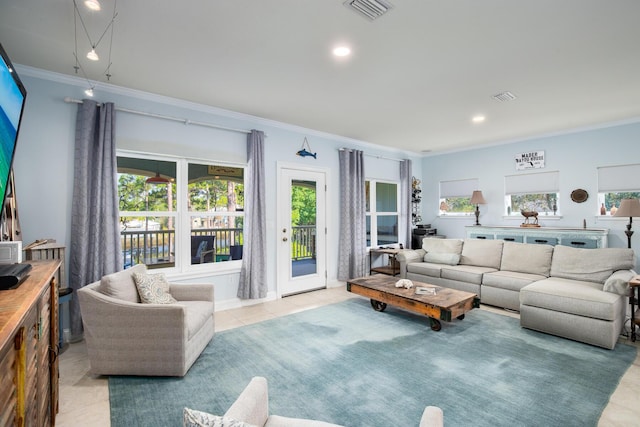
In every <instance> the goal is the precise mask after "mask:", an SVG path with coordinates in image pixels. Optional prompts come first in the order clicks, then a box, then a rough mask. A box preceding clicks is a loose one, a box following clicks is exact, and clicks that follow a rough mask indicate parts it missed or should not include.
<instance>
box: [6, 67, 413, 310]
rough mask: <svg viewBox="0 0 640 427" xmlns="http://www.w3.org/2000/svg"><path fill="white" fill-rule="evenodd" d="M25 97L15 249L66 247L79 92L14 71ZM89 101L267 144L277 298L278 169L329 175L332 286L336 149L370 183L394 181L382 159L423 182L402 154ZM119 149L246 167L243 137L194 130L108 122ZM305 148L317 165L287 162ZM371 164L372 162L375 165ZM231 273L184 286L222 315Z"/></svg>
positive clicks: (186, 113) (143, 96)
mask: <svg viewBox="0 0 640 427" xmlns="http://www.w3.org/2000/svg"><path fill="white" fill-rule="evenodd" d="M18 73H19V74H20V76H21V78H22V80H23V81H24V84H25V86H26V88H27V91H28V95H27V104H26V110H25V115H24V119H23V120H24V121H23V126H22V130H21V134H20V139H19V142H18V147H17V153H16V158H15V163H14V170H15V176H16V187H17V188H16V193H17V197H18V204H19V215H20V220H21V226H22V230H23V239H22V240H23V241H24V242H25V243H28V242H32V241H33V240H35V239H40V238H54V239H56V240H57V241H58V242H62V243H64V244H66V246H67V247H68V245H69V241H70V235H71V228H70V224H71V198H72V194H73V154H74V149H73V146H74V133H75V115H76V110H77V107H76V105H75V104H70V103H65V102H64V98H65V97H71V98H75V99H82V98H83V97H84V94H83V91H84V89H85V86H86V85H85V82H84V81H82V80H79V79H74V78H69V77H66V76H61V75H57V74H51V73H46V72H42V71H41V70H35V69H32V68H27V67H18ZM95 99H96V100H97V101H99V102H109V101H111V102H114V103H115V104H116V106H117V107H124V108H129V109H133V110H139V111H145V112H152V113H155V114H163V115H168V116H174V117H184V118H188V119H190V120H192V121H202V122H207V123H214V124H218V125H222V126H227V127H232V128H238V129H259V130H263V131H265V133H266V134H267V135H268V136H267V138H266V140H265V144H266V152H265V165H266V183H265V184H266V188H267V192H268V193H269V195H270V197H269V198H268V199H267V218H266V220H267V245H268V248H267V255H266V256H267V257H268V260H267V265H268V284H269V291H270V292H271V293H272V294H275V290H276V247H277V245H276V242H277V233H276V229H275V227H276V219H277V218H276V213H277V203H276V194H277V191H276V187H277V176H276V175H277V164H278V162H280V163H281V164H282V163H284V164H287V165H292V166H300V167H314V168H321V169H325V170H327V171H329V173H328V175H329V182H328V197H327V205H328V206H327V212H328V218H327V222H328V224H327V225H328V230H329V234H328V238H327V244H328V251H327V252H328V259H327V265H328V281H329V283H330V284H331V283H335V282H336V276H337V256H338V255H337V254H338V228H339V221H338V205H339V194H338V184H339V182H338V180H339V169H338V149H339V148H341V147H349V148H357V149H362V150H364V151H365V153H368V154H370V155H372V156H374V157H370V156H369V157H366V158H365V173H366V175H367V177H368V178H377V179H385V180H398V179H399V164H398V162H397V161H394V160H388V159H384V158H380V157H387V158H394V159H402V158H411V159H412V160H413V165H414V166H413V169H414V175H416V176H421V174H422V170H421V159H420V158H419V157H417V156H410V155H407V153H403V152H399V151H395V150H388V149H385V148H382V147H377V146H374V145H371V144H367V143H363V142H359V141H354V140H350V139H348V138H341V137H338V136H332V135H328V134H324V133H320V132H315V131H312V130H308V129H302V128H298V127H295V126H291V125H287V124H283V123H278V122H274V121H269V120H264V119H259V118H255V117H251V116H247V115H243V114H236V113H231V112H227V111H223V110H218V109H214V108H210V107H205V106H202V105H196V104H192V103H187V102H184V101H179V100H175V99H168V98H164V97H160V96H157V95H152V94H147V93H141V92H135V91H129V90H125V89H123V88H118V87H115V86H99V87H98V88H97V89H96V97H95ZM116 129H117V130H116V132H117V136H116V138H117V144H118V148H119V149H129V150H137V151H146V152H161V153H163V154H176V155H180V156H188V157H193V158H200V159H205V160H206V159H209V160H218V161H227V162H238V163H241V164H244V163H246V135H245V134H241V133H234V132H228V131H220V130H215V129H211V128H205V127H199V126H195V125H185V124H184V123H180V122H171V121H166V120H160V119H156V118H149V117H143V116H139V115H132V114H128V113H122V112H118V113H117V115H116ZM305 136H306V137H307V138H308V141H309V143H310V145H311V148H312V151H313V152H317V153H318V158H317V160H314V159H312V158H310V157H306V158H301V157H299V156H296V155H295V153H296V151H298V150H299V149H300V147H301V146H302V143H303V140H304V137H305ZM375 156H378V157H375ZM238 275H239V272H238V271H231V272H226V273H224V274H218V275H215V276H211V277H186V278H183V279H184V280H186V281H189V282H200V283H202V282H206V283H215V284H216V291H215V292H216V300H217V302H219V303H221V304H222V305H224V304H227V305H229V303H230V302H233V301H234V300H235V295H236V291H237V287H238Z"/></svg>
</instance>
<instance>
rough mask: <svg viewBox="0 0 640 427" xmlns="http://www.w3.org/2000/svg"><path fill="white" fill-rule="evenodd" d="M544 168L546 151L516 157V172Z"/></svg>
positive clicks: (531, 152)
mask: <svg viewBox="0 0 640 427" xmlns="http://www.w3.org/2000/svg"><path fill="white" fill-rule="evenodd" d="M543 167H544V151H530V152H528V153H521V154H518V155H517V156H516V170H518V171H520V170H525V169H540V168H543Z"/></svg>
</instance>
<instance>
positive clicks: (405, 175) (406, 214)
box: [398, 159, 413, 249]
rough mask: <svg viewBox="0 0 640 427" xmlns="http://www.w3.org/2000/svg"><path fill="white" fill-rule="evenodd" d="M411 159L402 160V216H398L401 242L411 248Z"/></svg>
mask: <svg viewBox="0 0 640 427" xmlns="http://www.w3.org/2000/svg"><path fill="white" fill-rule="evenodd" d="M412 183H413V180H412V178H411V160H409V159H405V160H401V161H400V210H399V212H400V218H398V226H399V228H398V232H399V233H398V234H399V236H398V237H399V242H400V243H402V242H404V247H405V248H409V249H411V213H412V209H411V192H412V190H413V189H412V188H411V187H412Z"/></svg>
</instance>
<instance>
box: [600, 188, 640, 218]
mask: <svg viewBox="0 0 640 427" xmlns="http://www.w3.org/2000/svg"><path fill="white" fill-rule="evenodd" d="M601 196H604V207H605V209H606V210H607V212H608V213H609V214H611V208H612V207H614V206H615V207H616V209H617V208H619V207H620V202H621V201H622V199H640V192H637V191H636V192H624V193H604V194H599V195H598V200H601V199H600V197H601ZM614 213H615V212H614Z"/></svg>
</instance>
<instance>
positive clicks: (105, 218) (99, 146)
mask: <svg viewBox="0 0 640 427" xmlns="http://www.w3.org/2000/svg"><path fill="white" fill-rule="evenodd" d="M73 181H74V184H73V202H72V207H71V243H70V246H69V283H70V286H71V288H72V289H74V290H78V289H80V288H82V287H84V286H86V285H88V284H89V283H92V282H95V281H96V280H99V279H100V278H101V277H102V276H104V275H105V274H109V273H113V272H115V271H118V270H122V268H123V266H122V256H121V253H120V228H119V217H118V186H117V165H116V143H115V109H114V105H113V104H112V103H108V104H104V105H99V104H98V103H96V102H95V101H91V100H87V99H85V100H83V102H82V104H79V105H78V114H77V116H76V142H75V159H74V179H73ZM70 318H71V335H72V340H77V339H79V338H80V337H81V336H82V318H81V316H80V305H79V304H78V298H72V299H71V304H70Z"/></svg>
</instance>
